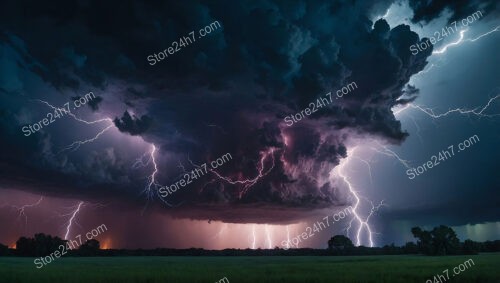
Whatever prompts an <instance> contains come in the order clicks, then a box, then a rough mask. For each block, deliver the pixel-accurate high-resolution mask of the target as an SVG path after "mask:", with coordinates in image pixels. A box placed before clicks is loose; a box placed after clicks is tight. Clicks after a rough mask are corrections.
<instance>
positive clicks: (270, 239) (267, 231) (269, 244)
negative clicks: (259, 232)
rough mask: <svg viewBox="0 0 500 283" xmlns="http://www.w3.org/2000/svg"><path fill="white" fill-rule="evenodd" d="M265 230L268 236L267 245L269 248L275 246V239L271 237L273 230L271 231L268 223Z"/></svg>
mask: <svg viewBox="0 0 500 283" xmlns="http://www.w3.org/2000/svg"><path fill="white" fill-rule="evenodd" d="M264 230H265V231H266V238H267V247H268V248H269V249H272V248H273V240H272V238H271V232H270V231H269V227H268V226H267V224H266V225H265V226H264Z"/></svg>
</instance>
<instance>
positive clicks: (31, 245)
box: [16, 237, 35, 256]
mask: <svg viewBox="0 0 500 283" xmlns="http://www.w3.org/2000/svg"><path fill="white" fill-rule="evenodd" d="M16 250H17V252H18V253H19V255H22V256H34V255H35V240H33V238H26V237H21V238H19V240H17V242H16Z"/></svg>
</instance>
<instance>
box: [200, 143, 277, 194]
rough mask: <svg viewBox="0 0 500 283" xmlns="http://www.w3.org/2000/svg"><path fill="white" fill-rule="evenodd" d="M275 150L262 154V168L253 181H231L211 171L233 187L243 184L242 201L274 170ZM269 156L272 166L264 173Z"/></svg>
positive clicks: (271, 149)
mask: <svg viewBox="0 0 500 283" xmlns="http://www.w3.org/2000/svg"><path fill="white" fill-rule="evenodd" d="M275 150H276V149H275V148H270V149H269V150H267V151H263V152H261V158H260V168H258V172H259V173H258V174H257V176H256V177H255V178H253V179H246V180H231V179H230V178H228V177H224V176H221V175H220V174H219V173H217V172H216V171H215V170H210V171H211V172H213V173H214V174H215V175H217V177H219V178H220V179H222V180H224V181H226V182H228V183H230V184H233V185H237V184H243V189H242V190H241V191H240V193H239V198H240V199H241V198H242V196H243V195H244V194H245V193H246V192H247V191H248V189H249V188H250V187H252V186H253V185H255V184H256V183H257V182H258V181H259V180H260V179H261V178H262V177H264V176H266V175H267V174H269V172H271V170H273V168H274V165H275V160H274V151H275ZM268 156H271V158H272V165H271V166H270V167H269V169H268V170H267V171H266V172H264V168H265V165H264V162H265V161H266V159H267V157H268Z"/></svg>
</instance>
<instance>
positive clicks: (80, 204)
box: [64, 201, 84, 240]
mask: <svg viewBox="0 0 500 283" xmlns="http://www.w3.org/2000/svg"><path fill="white" fill-rule="evenodd" d="M83 203H84V202H83V201H81V202H79V203H78V205H77V207H76V209H75V210H74V211H73V212H72V213H70V215H71V217H70V219H69V221H68V225H67V226H66V235H64V239H65V240H67V239H68V236H69V233H70V231H71V226H72V225H73V221H74V220H75V217H76V215H77V214H78V212H80V208H81V207H82V205H83Z"/></svg>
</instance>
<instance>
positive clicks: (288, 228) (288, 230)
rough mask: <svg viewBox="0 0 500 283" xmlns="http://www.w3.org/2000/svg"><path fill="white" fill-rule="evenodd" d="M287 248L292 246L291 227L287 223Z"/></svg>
mask: <svg viewBox="0 0 500 283" xmlns="http://www.w3.org/2000/svg"><path fill="white" fill-rule="evenodd" d="M286 239H287V241H286V248H287V249H289V248H290V243H291V242H290V227H288V225H286Z"/></svg>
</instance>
